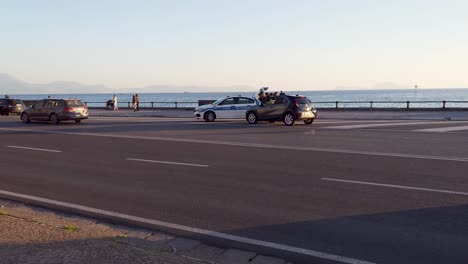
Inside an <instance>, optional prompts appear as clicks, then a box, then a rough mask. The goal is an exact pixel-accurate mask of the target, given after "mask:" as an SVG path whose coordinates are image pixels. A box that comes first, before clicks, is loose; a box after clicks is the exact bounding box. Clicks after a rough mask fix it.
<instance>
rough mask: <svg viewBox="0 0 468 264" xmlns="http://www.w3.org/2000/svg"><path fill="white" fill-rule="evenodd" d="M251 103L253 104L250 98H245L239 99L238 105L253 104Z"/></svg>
mask: <svg viewBox="0 0 468 264" xmlns="http://www.w3.org/2000/svg"><path fill="white" fill-rule="evenodd" d="M253 103H254V100H253V99H251V98H245V97H242V98H239V104H253Z"/></svg>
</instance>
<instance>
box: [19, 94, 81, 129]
mask: <svg viewBox="0 0 468 264" xmlns="http://www.w3.org/2000/svg"><path fill="white" fill-rule="evenodd" d="M87 118H88V107H87V106H86V105H84V104H83V103H82V102H81V101H80V100H77V99H44V100H40V101H37V102H36V103H34V104H33V105H32V106H31V107H28V108H26V109H25V110H24V111H23V112H22V113H21V121H23V122H24V123H29V122H31V120H37V121H50V122H52V123H54V124H58V123H60V121H64V120H74V121H75V122H77V123H79V122H81V120H83V119H87Z"/></svg>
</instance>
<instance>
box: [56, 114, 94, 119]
mask: <svg viewBox="0 0 468 264" xmlns="http://www.w3.org/2000/svg"><path fill="white" fill-rule="evenodd" d="M82 119H88V115H83V114H78V115H77V114H75V113H69V114H62V115H60V120H82Z"/></svg>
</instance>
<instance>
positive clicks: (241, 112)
mask: <svg viewBox="0 0 468 264" xmlns="http://www.w3.org/2000/svg"><path fill="white" fill-rule="evenodd" d="M254 105H255V100H254V99H252V98H248V97H239V100H238V102H237V105H236V111H235V113H234V116H233V118H239V119H244V118H245V114H246V112H247V109H249V107H251V106H254Z"/></svg>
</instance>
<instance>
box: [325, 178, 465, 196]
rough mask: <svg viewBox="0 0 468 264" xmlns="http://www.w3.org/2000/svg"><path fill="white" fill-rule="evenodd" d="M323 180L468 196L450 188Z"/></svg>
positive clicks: (332, 179)
mask: <svg viewBox="0 0 468 264" xmlns="http://www.w3.org/2000/svg"><path fill="white" fill-rule="evenodd" d="M321 180H324V181H335V182H345V183H354V184H363V185H373V186H381V187H389V188H399V189H407V190H418V191H426V192H437V193H448V194H457V195H464V196H468V193H467V192H456V191H449V190H440V189H431V188H421V187H412V186H404V185H395V184H385V183H376V182H365V181H351V180H343V179H334V178H321Z"/></svg>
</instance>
